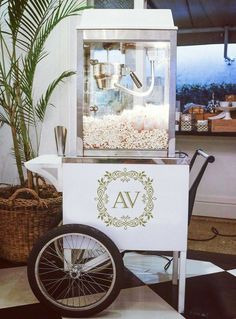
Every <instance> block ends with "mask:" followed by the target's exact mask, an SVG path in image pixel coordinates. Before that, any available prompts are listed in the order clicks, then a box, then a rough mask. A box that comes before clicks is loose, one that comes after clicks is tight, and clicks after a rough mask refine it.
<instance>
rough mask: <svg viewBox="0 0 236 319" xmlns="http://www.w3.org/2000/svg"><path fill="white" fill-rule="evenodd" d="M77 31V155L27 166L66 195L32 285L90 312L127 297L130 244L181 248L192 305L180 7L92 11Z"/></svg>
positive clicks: (50, 301)
mask: <svg viewBox="0 0 236 319" xmlns="http://www.w3.org/2000/svg"><path fill="white" fill-rule="evenodd" d="M77 35H78V36H77V43H78V45H77V50H78V52H77V57H78V58H77V61H78V66H77V133H76V135H77V136H76V150H77V156H70V154H66V155H65V156H58V155H42V156H39V157H38V158H35V159H33V160H31V161H29V162H27V163H26V164H25V165H26V167H27V168H28V169H29V170H32V171H33V172H36V173H38V174H40V175H42V176H44V177H46V178H47V179H48V180H49V181H51V182H52V183H53V184H54V185H55V186H56V188H57V190H58V191H62V194H63V224H64V225H62V226H60V227H58V228H56V229H54V230H52V231H51V232H49V233H48V234H46V235H45V236H44V237H43V238H42V239H41V240H40V241H39V242H38V243H37V244H36V245H35V247H34V248H33V251H32V253H31V256H30V259H29V266H28V277H29V282H30V285H31V288H32V290H33V292H34V294H35V295H36V297H37V298H38V299H39V300H40V301H42V302H43V303H44V304H46V305H48V306H50V307H51V308H53V309H54V310H56V311H57V312H59V313H60V314H61V315H62V316H66V317H88V316H90V315H94V314H96V313H98V312H100V311H102V310H104V309H106V308H107V307H108V306H109V305H110V304H112V302H113V301H114V300H115V298H116V297H117V296H118V293H119V291H120V289H121V288H122V279H123V259H122V256H123V254H124V253H125V251H127V250H135V251H137V250H145V251H154V250H156V251H158V250H161V251H172V252H174V263H173V284H177V278H179V281H178V282H179V290H178V291H179V301H178V311H179V312H183V311H184V292H185V260H186V249H187V223H188V188H189V186H188V179H189V166H188V165H186V163H183V162H182V161H181V159H180V158H176V157H175V134H174V129H175V123H174V121H175V64H176V27H174V25H173V20H172V15H171V12H170V11H169V10H138V9H137V10H136V9H134V10H108V9H106V10H87V11H85V12H83V14H82V18H81V23H80V25H79V27H78V32H77ZM62 140H63V139H62ZM172 234H174V236H172ZM178 257H179V258H178ZM178 261H179V266H178ZM111 311H112V310H111ZM105 316H106V314H105V313H104V318H105Z"/></svg>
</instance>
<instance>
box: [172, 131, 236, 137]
mask: <svg viewBox="0 0 236 319" xmlns="http://www.w3.org/2000/svg"><path fill="white" fill-rule="evenodd" d="M175 135H176V136H229V137H236V132H197V131H176V132H175Z"/></svg>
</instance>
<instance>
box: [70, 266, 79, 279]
mask: <svg viewBox="0 0 236 319" xmlns="http://www.w3.org/2000/svg"><path fill="white" fill-rule="evenodd" d="M69 274H70V277H71V278H72V279H77V278H79V277H80V274H81V267H80V266H78V265H73V266H72V267H71V269H70V271H69Z"/></svg>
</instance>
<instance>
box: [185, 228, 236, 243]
mask: <svg viewBox="0 0 236 319" xmlns="http://www.w3.org/2000/svg"><path fill="white" fill-rule="evenodd" d="M211 231H212V233H213V235H212V236H211V237H209V238H202V239H198V238H190V237H189V238H188V240H192V241H210V240H212V239H214V238H216V237H217V236H221V237H228V238H230V237H236V234H230V235H229V234H221V233H220V232H219V231H218V230H217V229H216V228H215V227H211Z"/></svg>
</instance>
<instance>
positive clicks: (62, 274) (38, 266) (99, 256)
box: [33, 225, 122, 317]
mask: <svg viewBox="0 0 236 319" xmlns="http://www.w3.org/2000/svg"><path fill="white" fill-rule="evenodd" d="M66 226H67V227H64V226H60V227H59V228H63V227H64V228H65V229H69V225H66ZM74 226H75V225H74ZM85 227H86V226H81V228H82V229H85ZM72 229H75V227H72ZM79 229H80V226H79V225H78V230H79ZM87 232H88V234H87V233H83V232H82V233H80V232H79V231H78V232H76V231H72V232H69V231H67V232H61V231H59V230H58V232H57V231H56V230H55V231H54V233H55V234H56V235H54V236H52V237H51V239H49V240H48V242H46V241H44V243H43V245H42V247H41V248H40V250H39V251H38V255H35V256H36V257H35V266H34V267H35V270H34V272H33V273H34V274H35V277H36V283H37V285H38V290H39V291H40V294H41V295H42V296H43V297H44V298H45V300H47V303H48V302H49V303H52V305H54V307H56V308H58V310H59V312H60V310H61V311H62V314H63V313H65V312H64V311H68V312H66V313H67V314H68V313H69V314H70V311H72V314H73V316H74V315H75V314H77V313H76V311H78V312H79V313H78V317H80V316H81V315H80V313H81V311H82V313H83V314H85V315H86V314H87V312H88V313H89V314H90V313H93V312H94V313H95V310H94V309H97V308H99V310H101V309H102V308H103V307H105V306H103V305H106V306H107V304H108V303H107V301H106V300H107V299H108V298H109V300H111V302H112V300H114V298H115V296H116V295H117V294H118V292H119V289H118V287H119V286H118V281H117V277H116V276H117V264H121V263H122V259H121V257H119V258H120V259H119V258H118V259H119V260H118V261H117V260H116V259H114V257H113V256H114V250H116V249H117V248H116V247H115V246H114V244H113V243H112V244H111V243H110V244H109V245H110V246H109V247H112V245H113V246H114V247H115V248H112V249H108V248H107V246H106V240H109V239H107V238H106V239H103V238H102V237H103V236H105V235H99V236H101V238H102V239H103V240H102V241H100V240H99V239H97V236H98V235H97V234H98V231H97V230H96V232H94V234H95V235H94V236H93V232H91V235H90V228H89V227H87ZM99 236H98V238H100V237H99ZM117 251H118V250H117ZM116 256H119V252H117V253H116ZM115 258H117V257H115ZM120 260H121V261H120ZM114 288H115V289H116V293H113V294H112V296H111V292H112V291H113V289H114Z"/></svg>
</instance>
